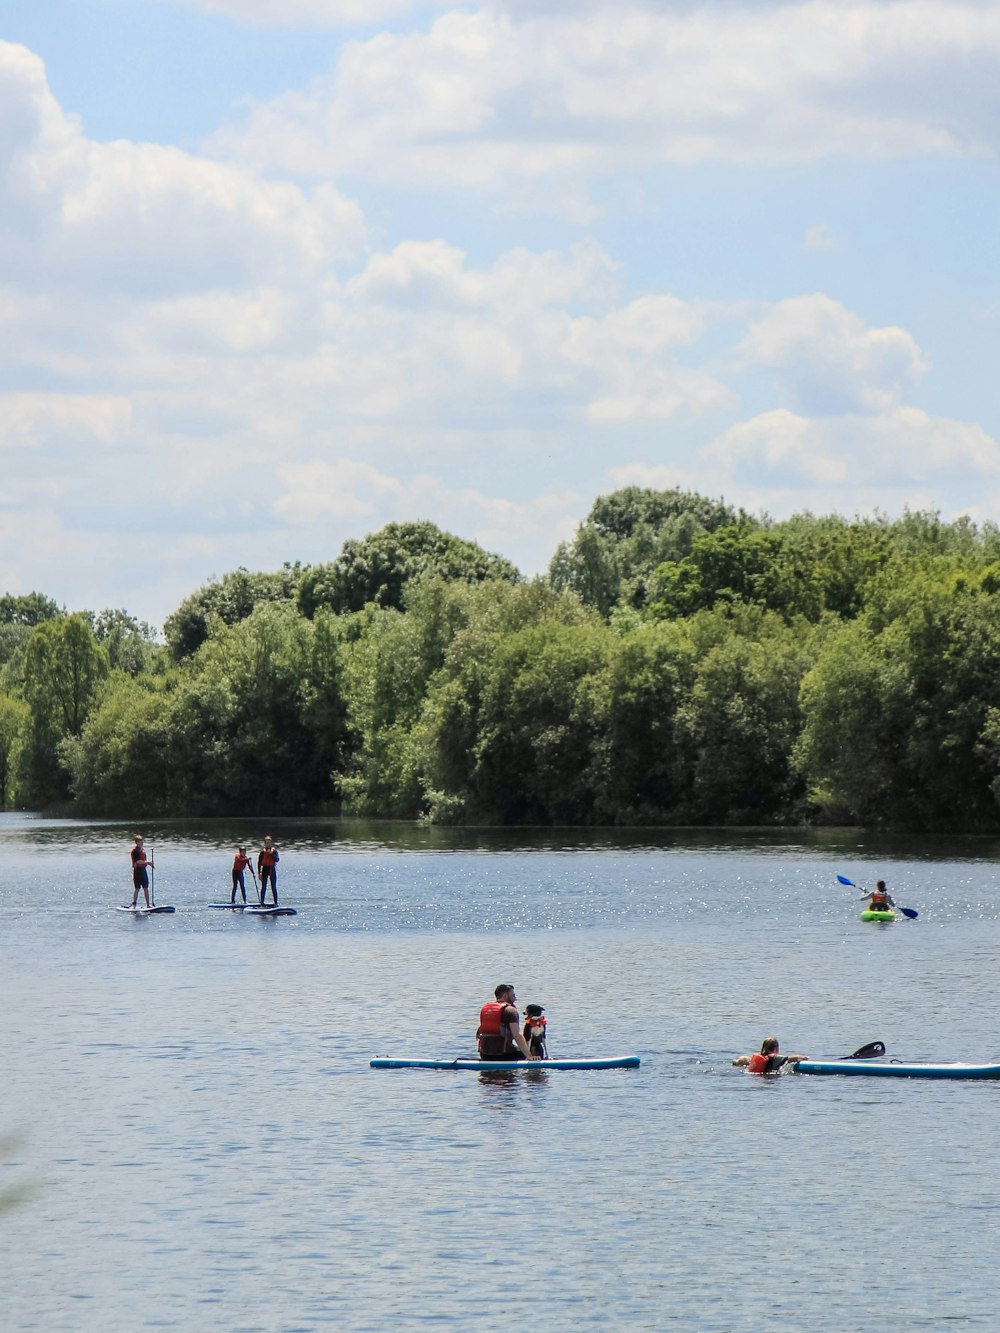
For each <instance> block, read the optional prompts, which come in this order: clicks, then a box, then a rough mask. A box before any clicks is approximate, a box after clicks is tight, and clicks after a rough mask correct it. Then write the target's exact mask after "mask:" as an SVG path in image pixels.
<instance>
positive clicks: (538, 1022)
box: [524, 1004, 549, 1060]
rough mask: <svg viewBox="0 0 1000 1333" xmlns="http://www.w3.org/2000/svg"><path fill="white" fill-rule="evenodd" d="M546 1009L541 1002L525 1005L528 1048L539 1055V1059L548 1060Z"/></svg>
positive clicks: (525, 1036) (525, 1029) (525, 1030)
mask: <svg viewBox="0 0 1000 1333" xmlns="http://www.w3.org/2000/svg"><path fill="white" fill-rule="evenodd" d="M545 1036H546V1033H545V1009H544V1008H543V1006H542V1005H540V1004H527V1005H525V1007H524V1039H525V1041H526V1042H527V1043H528V1050H529V1051H531V1053H532V1055H537V1056H538V1058H539V1060H547V1059H548V1058H549V1052H548V1049H547V1047H546V1045H545Z"/></svg>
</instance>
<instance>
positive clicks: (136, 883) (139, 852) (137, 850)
mask: <svg viewBox="0 0 1000 1333" xmlns="http://www.w3.org/2000/svg"><path fill="white" fill-rule="evenodd" d="M147 866H149V868H150V869H153V863H152V861H148V860H147V859H146V849H145V847H144V846H143V840H142V835H141V834H139V833H137V834H136V835H135V846H134V847H133V848H132V906H133V907H135V905H136V903H137V902H138V901H139V890H140V889H142V892H143V897H144V898H145V899H146V906H147V907H149V906H150V905H151V904H150V901H149V875H148V874H147V873H146V867H147Z"/></svg>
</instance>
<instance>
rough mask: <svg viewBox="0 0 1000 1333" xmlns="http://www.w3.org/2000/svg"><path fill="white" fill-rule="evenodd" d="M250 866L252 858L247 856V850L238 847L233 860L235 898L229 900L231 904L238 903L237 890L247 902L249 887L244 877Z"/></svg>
mask: <svg viewBox="0 0 1000 1333" xmlns="http://www.w3.org/2000/svg"><path fill="white" fill-rule="evenodd" d="M248 865H250V858H249V856H247V849H246V848H245V847H237V848H236V856H235V858H234V860H233V896H232V897H231V898H230V900H229V901H230V902H231V903H235V901H236V890H237V889H239V891H240V893H242V894H243V901H244V902H246V900H247V886H246V884H245V883H244V882H243V876H244V875H245V874H246V869H247V866H248Z"/></svg>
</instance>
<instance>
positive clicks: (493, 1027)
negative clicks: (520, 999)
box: [476, 982, 538, 1060]
mask: <svg viewBox="0 0 1000 1333" xmlns="http://www.w3.org/2000/svg"><path fill="white" fill-rule="evenodd" d="M493 994H494V995H495V996H496V999H495V1000H490V1001H489V1002H488V1003H487V1004H484V1005H483V1007H482V1009H480V1011H479V1027H478V1028H477V1029H476V1041H477V1042H478V1044H479V1058H480V1059H481V1060H537V1059H538V1056H537V1055H532V1053H531V1051H530V1049H529V1047H528V1043H527V1042H526V1041H525V1039H524V1033H523V1032H522V1031H521V1015H520V1014H519V1013H518V1012H517V1006H516V1004H515V1003H514V1001H515V1000H516V999H517V996H516V995H515V994H514V987H513V986H509V985H507V983H506V982H501V984H500V985H499V986H497V988H496V989H495V990H494V992H493Z"/></svg>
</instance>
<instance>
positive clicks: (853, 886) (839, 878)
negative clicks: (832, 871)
mask: <svg viewBox="0 0 1000 1333" xmlns="http://www.w3.org/2000/svg"><path fill="white" fill-rule="evenodd" d="M837 883H838V884H846V885H847V886H848V888H851V889H856V888H857V887H858V886H857V885H856V884H855V882H854V880H853V879H848V878H847V876H846V875H838V876H837Z"/></svg>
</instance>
